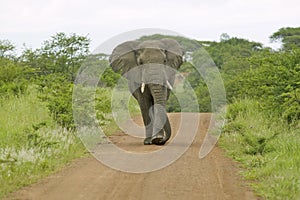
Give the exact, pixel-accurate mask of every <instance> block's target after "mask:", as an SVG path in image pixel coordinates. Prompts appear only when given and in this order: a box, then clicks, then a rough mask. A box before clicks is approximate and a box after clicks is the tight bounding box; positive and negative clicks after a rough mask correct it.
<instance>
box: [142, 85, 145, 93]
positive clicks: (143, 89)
mask: <svg viewBox="0 0 300 200" xmlns="http://www.w3.org/2000/svg"><path fill="white" fill-rule="evenodd" d="M144 91H145V83H142V87H141V92H142V93H144Z"/></svg>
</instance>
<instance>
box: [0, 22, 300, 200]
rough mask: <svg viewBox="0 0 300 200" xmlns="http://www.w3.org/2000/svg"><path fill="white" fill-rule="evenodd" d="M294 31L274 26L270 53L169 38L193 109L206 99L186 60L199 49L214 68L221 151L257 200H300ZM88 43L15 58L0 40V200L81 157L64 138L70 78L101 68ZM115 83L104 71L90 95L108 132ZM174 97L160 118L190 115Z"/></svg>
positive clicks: (56, 40) (66, 42) (61, 39)
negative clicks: (276, 45) (222, 121)
mask: <svg viewBox="0 0 300 200" xmlns="http://www.w3.org/2000/svg"><path fill="white" fill-rule="evenodd" d="M299 30H300V28H282V29H280V30H279V31H278V32H276V33H274V34H273V35H271V36H270V38H271V39H272V40H273V41H280V42H282V48H281V49H279V50H273V49H271V48H267V47H264V46H263V45H262V44H260V43H258V42H252V41H248V40H246V39H241V38H231V37H230V36H229V35H227V34H222V35H221V38H220V41H219V42H212V41H195V40H189V39H187V38H183V37H178V36H176V37H175V36H172V38H174V39H176V40H177V41H178V42H179V43H180V44H181V45H182V46H183V47H184V48H185V50H186V61H185V62H184V64H183V66H182V67H181V68H180V72H181V74H182V76H183V77H184V78H185V79H186V80H188V81H189V84H190V85H191V87H192V88H193V90H194V92H195V94H196V96H197V99H198V102H199V110H200V111H201V112H210V111H211V105H210V104H211V99H210V96H209V91H208V88H207V85H206V83H205V81H204V78H203V77H202V76H201V75H200V74H199V73H198V72H197V71H196V70H195V68H194V67H193V65H192V64H191V63H190V59H189V57H193V58H194V59H198V60H200V61H201V59H202V60H203V59H204V57H202V54H201V52H200V53H199V51H198V52H194V51H195V50H197V49H199V48H202V49H205V50H206V51H207V52H208V53H209V55H210V56H211V58H212V59H213V61H214V62H215V64H216V66H217V67H218V69H219V70H220V72H221V75H222V78H223V81H224V84H225V88H226V92H227V103H228V104H229V106H228V112H227V116H226V119H227V123H226V126H225V127H224V134H223V135H222V137H221V141H220V146H222V147H224V149H226V151H227V152H228V154H229V155H230V156H232V157H233V158H234V159H236V160H238V161H239V162H240V163H241V164H242V165H243V167H244V168H245V170H244V172H243V175H244V176H245V178H247V179H249V180H251V183H252V186H253V188H254V189H255V191H256V193H257V194H259V195H261V196H263V197H265V198H266V199H299V198H300V177H299V173H300V159H299V158H300V157H299V156H298V155H299V154H300V148H299V146H300V145H299V144H300V131H299V130H300V123H299V121H300V120H299V119H300V42H299V38H300V31H299ZM161 37H164V36H161V35H152V36H147V37H142V38H140V40H146V39H157V38H161ZM89 43H90V40H89V38H87V37H85V36H79V35H76V34H71V35H67V34H65V33H57V34H56V35H54V36H53V37H51V38H50V39H49V40H46V41H45V42H44V43H43V44H42V45H41V47H40V48H39V49H35V50H33V49H25V50H24V51H23V52H22V54H21V55H17V54H16V53H15V48H16V47H15V46H14V45H13V44H12V43H11V42H10V41H7V40H0V152H1V153H0V170H1V174H0V198H1V196H3V195H4V194H6V193H8V192H10V191H13V190H15V189H16V188H19V187H21V186H23V185H26V184H29V183H31V182H34V181H35V180H37V179H38V178H40V177H41V176H45V175H47V174H49V173H51V172H53V171H54V170H56V169H58V168H59V167H60V166H62V165H64V164H65V163H66V162H68V161H70V160H71V159H73V158H75V157H78V156H81V155H83V154H84V151H85V150H84V148H83V145H82V144H81V143H80V141H79V140H78V139H77V138H76V137H75V136H74V134H73V133H74V130H75V125H74V119H73V111H72V109H73V108H72V89H73V87H74V85H73V84H74V83H73V82H74V79H75V77H76V73H77V71H78V69H79V68H80V66H82V65H83V64H85V65H95V66H98V65H101V66H108V62H107V59H106V58H107V56H106V55H94V56H88V54H89ZM193 52H194V53H193ZM206 61H208V60H206ZM206 61H204V62H203V63H204V64H205V65H206V64H207V63H209V61H208V62H206ZM91 73H93V72H91ZM119 78H120V75H118V74H115V73H114V72H112V70H111V69H110V68H108V69H106V71H105V72H104V73H103V75H102V77H100V81H99V83H98V89H97V92H96V97H95V108H96V112H97V113H96V116H97V119H98V120H97V123H99V124H101V125H104V127H106V128H108V129H114V128H112V123H113V121H112V120H111V115H110V113H111V98H110V96H111V91H112V88H113V87H114V86H115V84H116V83H117V81H118V79H119ZM185 87H186V85H184V84H183V85H181V86H180V87H177V89H176V90H177V91H176V92H177V95H180V98H183V99H185V98H186V97H187V96H188V95H190V94H189V93H187V92H186V90H185ZM177 98H178V96H177V97H176V96H175V95H174V94H172V95H171V96H170V100H169V102H168V105H167V109H168V111H169V112H178V111H194V110H195V108H194V107H191V106H190V105H191V104H190V103H189V102H188V101H189V100H188V99H189V98H186V101H184V105H183V106H184V108H181V107H180V106H179V102H178V99H177ZM131 107H134V108H133V109H136V104H134V103H132V105H131ZM85 119H87V120H88V119H89V116H86V117H85Z"/></svg>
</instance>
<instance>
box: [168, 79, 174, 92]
mask: <svg viewBox="0 0 300 200" xmlns="http://www.w3.org/2000/svg"><path fill="white" fill-rule="evenodd" d="M167 86H168V88H169V89H170V90H173V87H172V85H171V84H170V82H169V81H168V80H167Z"/></svg>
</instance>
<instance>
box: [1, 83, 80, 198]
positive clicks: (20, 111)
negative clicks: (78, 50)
mask: <svg viewBox="0 0 300 200" xmlns="http://www.w3.org/2000/svg"><path fill="white" fill-rule="evenodd" d="M83 154H84V148H83V146H82V144H81V143H80V141H79V140H78V139H77V138H76V137H75V136H74V135H73V133H71V132H68V131H67V130H65V129H62V128H60V127H58V126H57V125H56V124H55V122H54V121H53V120H52V119H51V117H50V116H49V112H48V110H47V108H46V105H45V104H44V103H43V102H41V101H40V100H39V99H38V98H37V94H36V92H35V90H34V89H33V88H32V90H31V94H26V95H21V96H20V97H15V96H11V97H8V98H5V99H0V198H1V197H3V196H5V195H6V194H8V193H9V192H12V191H15V190H16V189H18V188H20V187H22V186H25V185H28V184H31V183H33V182H35V181H37V180H38V179H40V178H41V177H45V176H46V175H48V174H50V173H53V172H54V171H56V170H58V169H59V168H61V167H62V166H63V165H65V164H66V163H67V162H69V161H71V160H72V159H74V158H76V157H80V156H82V155H83Z"/></svg>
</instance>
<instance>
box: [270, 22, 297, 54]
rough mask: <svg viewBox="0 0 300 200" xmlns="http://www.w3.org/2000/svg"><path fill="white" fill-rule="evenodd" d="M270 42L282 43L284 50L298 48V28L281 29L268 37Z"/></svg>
mask: <svg viewBox="0 0 300 200" xmlns="http://www.w3.org/2000/svg"><path fill="white" fill-rule="evenodd" d="M270 39H271V40H272V41H280V42H282V43H283V49H284V50H291V49H293V48H300V27H297V28H291V27H287V28H281V29H279V30H278V31H277V32H275V33H273V35H271V36H270Z"/></svg>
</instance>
